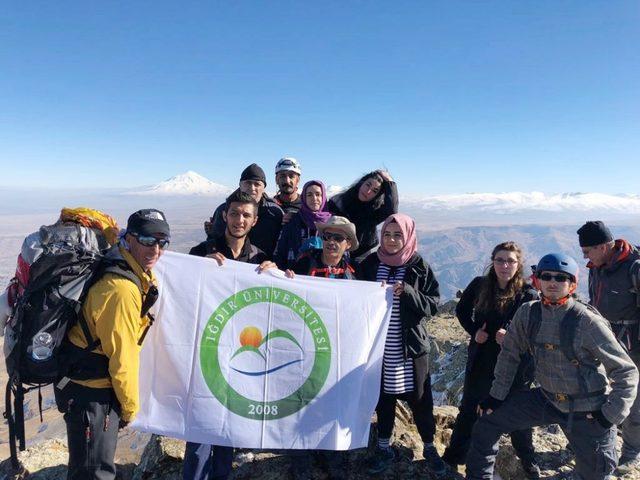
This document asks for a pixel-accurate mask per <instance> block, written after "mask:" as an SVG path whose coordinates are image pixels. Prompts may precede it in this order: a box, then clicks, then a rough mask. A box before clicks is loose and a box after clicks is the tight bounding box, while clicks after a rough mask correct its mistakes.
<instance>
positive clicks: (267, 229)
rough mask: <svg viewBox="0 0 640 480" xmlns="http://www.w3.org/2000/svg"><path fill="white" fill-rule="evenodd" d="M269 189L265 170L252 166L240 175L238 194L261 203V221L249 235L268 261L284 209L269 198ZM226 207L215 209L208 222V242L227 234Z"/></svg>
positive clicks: (277, 234) (280, 226)
mask: <svg viewBox="0 0 640 480" xmlns="http://www.w3.org/2000/svg"><path fill="white" fill-rule="evenodd" d="M266 186H267V179H266V177H265V175H264V170H262V168H260V167H259V166H258V165H256V164H255V163H252V164H251V165H249V166H248V167H247V168H245V169H244V170H243V171H242V175H240V188H239V190H240V191H242V192H244V193H247V194H249V195H251V196H252V197H253V199H254V200H255V201H256V202H257V203H258V217H257V222H256V224H255V226H254V227H253V228H252V229H251V232H250V233H249V238H250V239H251V243H253V244H254V245H255V246H256V247H258V248H259V249H260V250H262V251H263V252H264V253H265V254H266V255H267V257H268V258H272V256H273V252H274V250H275V248H276V243H277V241H278V237H279V236H280V230H281V228H282V218H283V215H284V213H283V212H282V209H281V208H280V207H279V206H278V205H277V204H276V202H274V201H273V200H272V199H271V198H269V197H268V196H267V195H266V194H265V193H264V189H265V187H266ZM225 208H226V206H225V203H223V204H222V205H220V206H219V207H218V208H216V211H215V212H214V213H213V216H212V217H211V221H210V222H205V224H204V229H205V232H206V233H207V238H208V239H211V238H214V237H220V236H221V235H223V234H224V232H225V220H224V216H223V213H224V211H225Z"/></svg>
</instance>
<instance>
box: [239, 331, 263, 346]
mask: <svg viewBox="0 0 640 480" xmlns="http://www.w3.org/2000/svg"><path fill="white" fill-rule="evenodd" d="M261 341H262V332H261V331H260V329H259V328H258V327H245V328H244V329H242V332H240V345H242V346H243V347H245V346H247V345H251V346H253V347H256V348H258V347H259V346H260V342H261Z"/></svg>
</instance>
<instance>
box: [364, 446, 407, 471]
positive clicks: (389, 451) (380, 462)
mask: <svg viewBox="0 0 640 480" xmlns="http://www.w3.org/2000/svg"><path fill="white" fill-rule="evenodd" d="M398 460H400V454H399V453H398V451H397V450H396V449H395V448H393V447H389V448H379V447H378V448H376V450H375V452H374V453H373V455H372V456H371V457H369V459H368V460H367V463H366V468H367V474H369V475H376V474H378V473H382V472H384V471H385V470H386V469H388V468H389V467H390V466H391V465H393V464H394V463H396V462H397V461H398Z"/></svg>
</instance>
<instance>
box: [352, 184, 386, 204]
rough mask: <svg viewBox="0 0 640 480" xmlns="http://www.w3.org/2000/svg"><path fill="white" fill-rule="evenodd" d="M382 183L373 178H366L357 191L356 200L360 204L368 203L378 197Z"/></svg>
mask: <svg viewBox="0 0 640 480" xmlns="http://www.w3.org/2000/svg"><path fill="white" fill-rule="evenodd" d="M381 188H382V183H380V181H379V180H376V179H375V178H367V179H366V180H365V181H364V182H363V183H362V185H360V188H359V189H358V200H360V201H361V202H370V201H371V200H373V199H374V198H376V197H377V196H378V194H379V193H380V189H381Z"/></svg>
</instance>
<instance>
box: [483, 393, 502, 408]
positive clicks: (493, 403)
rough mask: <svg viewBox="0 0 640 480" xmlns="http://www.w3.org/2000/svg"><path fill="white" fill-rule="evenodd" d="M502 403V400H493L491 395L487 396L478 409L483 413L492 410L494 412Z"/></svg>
mask: <svg viewBox="0 0 640 480" xmlns="http://www.w3.org/2000/svg"><path fill="white" fill-rule="evenodd" d="M503 401H504V400H498V399H497V398H493V397H492V396H491V395H489V396H488V397H487V398H485V399H484V400H482V401H481V402H480V408H481V409H482V411H483V412H486V411H487V410H492V411H494V412H495V411H496V410H497V409H499V408H500V405H502V402H503Z"/></svg>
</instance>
